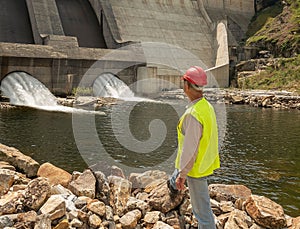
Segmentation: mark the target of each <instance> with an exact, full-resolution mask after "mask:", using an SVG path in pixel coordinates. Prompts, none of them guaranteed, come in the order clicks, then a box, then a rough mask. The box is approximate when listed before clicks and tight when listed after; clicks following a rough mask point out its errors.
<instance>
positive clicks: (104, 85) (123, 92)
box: [93, 73, 135, 100]
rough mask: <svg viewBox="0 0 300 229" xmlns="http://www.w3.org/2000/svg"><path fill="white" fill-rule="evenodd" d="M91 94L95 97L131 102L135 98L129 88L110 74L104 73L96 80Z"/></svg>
mask: <svg viewBox="0 0 300 229" xmlns="http://www.w3.org/2000/svg"><path fill="white" fill-rule="evenodd" d="M93 92H94V95H95V96H96V97H112V98H117V99H118V98H121V99H123V100H133V99H134V98H135V96H134V93H133V92H132V91H131V90H130V88H129V87H128V86H127V85H126V84H125V83H124V82H123V81H122V80H120V79H118V77H116V76H114V75H113V74H111V73H104V74H101V75H100V76H98V77H97V78H96V80H95V81H94V84H93Z"/></svg>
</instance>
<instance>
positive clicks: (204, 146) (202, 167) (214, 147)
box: [175, 98, 220, 178]
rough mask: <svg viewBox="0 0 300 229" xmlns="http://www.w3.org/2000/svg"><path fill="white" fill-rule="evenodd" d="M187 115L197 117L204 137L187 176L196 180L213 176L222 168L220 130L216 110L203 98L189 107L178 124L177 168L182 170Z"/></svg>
mask: <svg viewBox="0 0 300 229" xmlns="http://www.w3.org/2000/svg"><path fill="white" fill-rule="evenodd" d="M187 114H190V115H192V116H193V117H195V118H196V120H198V122H199V123H201V125H202V127H203V128H202V137H201V139H200V142H199V146H198V154H197V156H196V160H195V162H194V165H193V168H192V169H191V170H190V171H189V172H188V174H187V175H188V176H190V177H194V178H199V177H205V176H208V175H211V174H213V172H214V170H215V169H217V168H219V167H220V158H219V150H218V128H217V120H216V115H215V111H214V108H213V106H212V105H211V104H210V103H209V102H208V101H207V100H206V99H205V98H202V99H201V100H199V101H198V102H196V103H195V104H193V105H192V106H191V107H189V108H188V109H187V110H186V111H185V113H184V114H183V115H182V116H181V118H180V120H179V122H178V126H177V134H178V152H177V158H176V161H175V168H177V169H179V170H180V158H181V154H182V147H183V143H184V137H185V136H184V134H183V133H182V125H183V120H184V118H185V116H186V115H187Z"/></svg>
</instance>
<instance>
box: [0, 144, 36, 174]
mask: <svg viewBox="0 0 300 229" xmlns="http://www.w3.org/2000/svg"><path fill="white" fill-rule="evenodd" d="M0 160H4V161H6V162H8V163H10V164H11V165H13V166H14V167H16V168H18V169H19V170H20V171H23V172H24V173H25V174H26V175H27V176H28V177H35V176H36V174H37V171H38V169H39V166H40V165H39V163H38V162H36V161H35V160H33V159H32V158H31V157H28V156H26V155H24V154H22V153H21V152H20V151H19V150H18V149H16V148H14V147H8V146H6V145H3V144H1V143H0Z"/></svg>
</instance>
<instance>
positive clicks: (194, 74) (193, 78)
mask: <svg viewBox="0 0 300 229" xmlns="http://www.w3.org/2000/svg"><path fill="white" fill-rule="evenodd" d="M182 78H183V79H185V80H187V81H189V82H190V83H192V84H196V85H198V86H204V85H206V84H207V76H206V73H205V71H204V70H203V69H202V68H200V67H198V66H193V67H190V68H189V69H188V70H187V71H186V72H185V74H184V75H183V77H182Z"/></svg>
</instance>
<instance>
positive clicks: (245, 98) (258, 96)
mask: <svg viewBox="0 0 300 229" xmlns="http://www.w3.org/2000/svg"><path fill="white" fill-rule="evenodd" d="M204 96H205V97H206V98H207V99H208V100H209V101H214V102H222V103H225V104H246V105H250V106H254V107H266V108H276V109H299V110H300V96H299V95H297V94H294V93H292V92H288V91H269V90H239V89H205V91H204ZM159 98H162V99H185V95H184V93H183V91H182V90H176V91H168V92H164V93H163V94H162V95H160V97H159Z"/></svg>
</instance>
